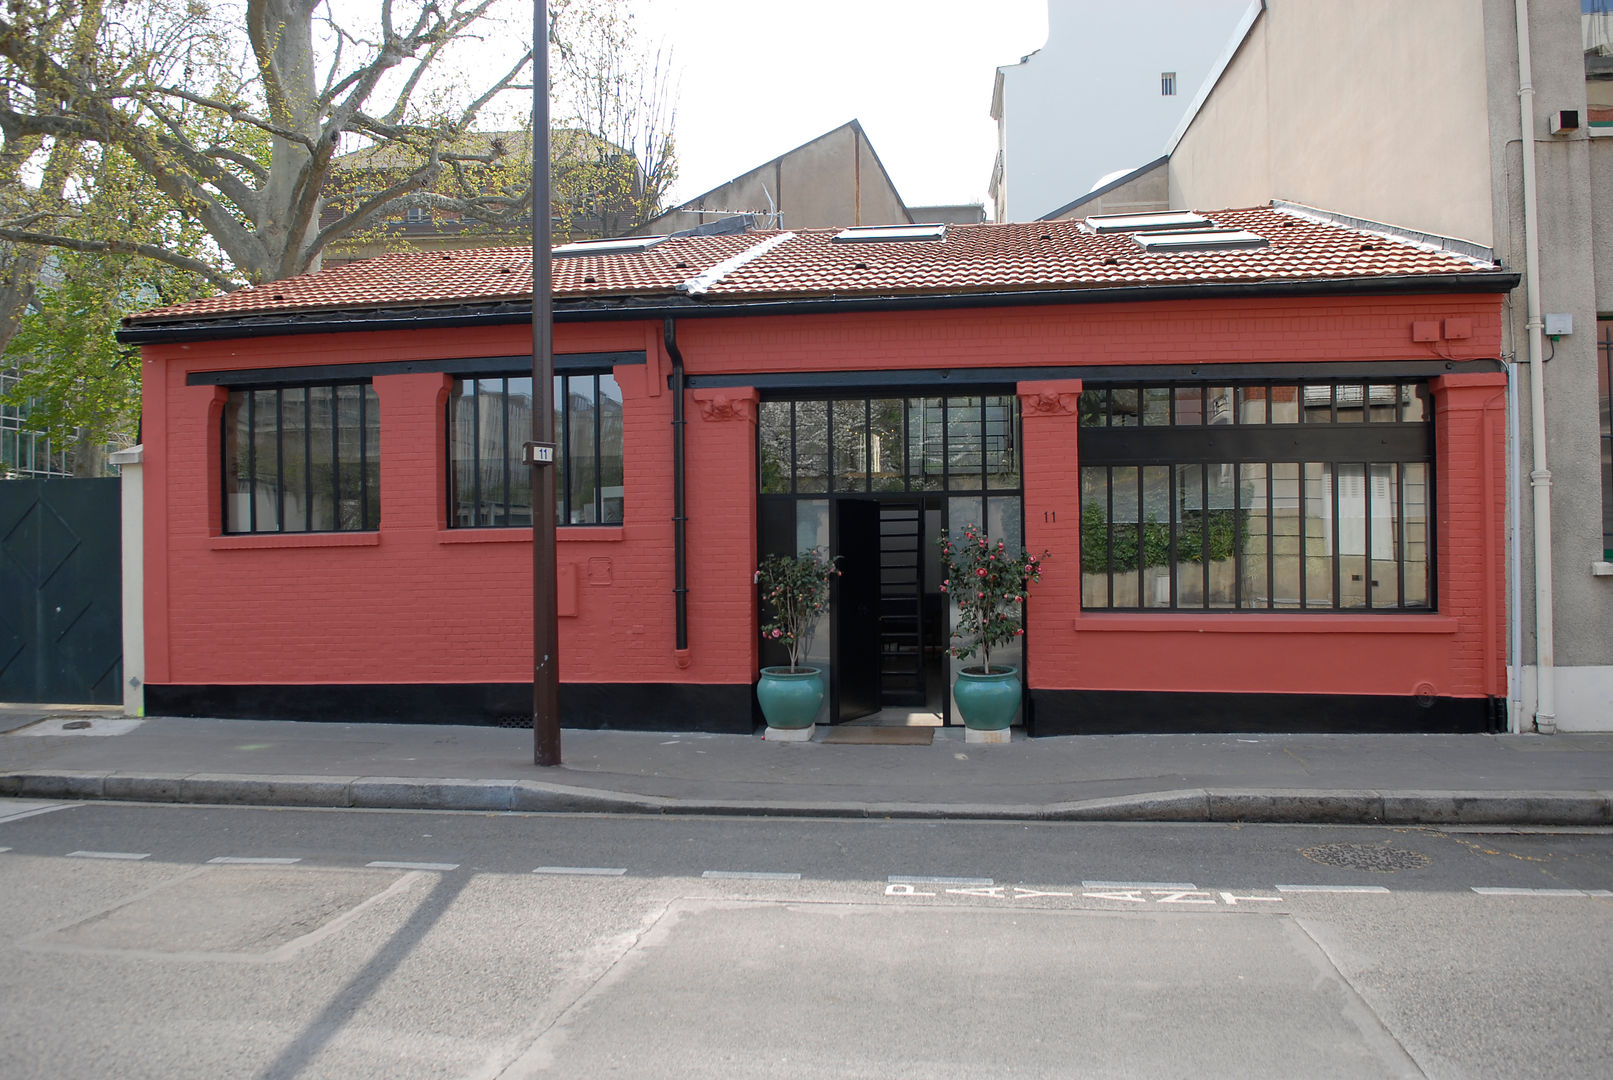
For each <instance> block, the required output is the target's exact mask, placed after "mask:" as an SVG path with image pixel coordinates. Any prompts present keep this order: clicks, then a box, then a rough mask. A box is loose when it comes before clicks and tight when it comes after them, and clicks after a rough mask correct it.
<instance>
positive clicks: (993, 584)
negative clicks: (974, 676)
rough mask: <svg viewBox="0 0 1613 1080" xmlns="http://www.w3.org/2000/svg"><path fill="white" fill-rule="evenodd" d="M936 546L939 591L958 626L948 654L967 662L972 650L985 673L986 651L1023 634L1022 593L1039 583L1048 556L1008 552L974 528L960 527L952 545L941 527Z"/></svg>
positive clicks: (987, 668) (988, 658)
mask: <svg viewBox="0 0 1613 1080" xmlns="http://www.w3.org/2000/svg"><path fill="white" fill-rule="evenodd" d="M936 543H937V544H939V545H940V546H941V573H942V575H943V576H944V577H945V580H944V581H942V582H941V591H942V592H944V593H948V594H949V595H950V596H951V597H952V599H953V601H954V602H956V603H957V605H958V628H957V630H955V631H954V632H953V634H952V638H953V640H954V641H956V642H957V643H958V644H956V645H954V646H953V647H952V655H953V656H955V657H957V658H958V659H959V660H967V659H968V658H969V657H971V656H973V655H974V654H975V653H976V652H977V651H978V652H979V653H980V659H981V663H982V664H983V665H984V668H985V671H986V673H987V674H990V673H991V650H992V647H993V646H1002V645H1006V644H1008V643H1009V642H1011V641H1013V640H1014V639H1015V638H1016V637H1021V636H1023V635H1024V633H1025V629H1024V627H1023V626H1022V625H1021V623H1022V622H1023V621H1024V619H1023V615H1022V610H1023V605H1024V603H1025V594H1026V592H1027V591H1029V589H1030V584H1031V582H1033V581H1041V580H1042V560H1044V559H1046V558H1047V557H1048V555H1049V554H1050V552H1047V551H1043V552H1042V553H1041V554H1040V555H1032V554H1031V553H1030V552H1028V551H1021V552H1020V553H1019V554H1018V555H1014V554H1011V553H1009V551H1008V550H1007V549H1006V548H1005V547H1004V545H1003V542H1002V541H1001V540H998V541H996V542H995V543H993V542H992V540H991V538H990V537H989V536H987V535H986V534H985V532H984V531H981V530H980V529H979V528H978V527H977V526H975V525H968V526H966V527H965V528H964V531H963V539H962V540H960V541H958V542H957V543H953V541H952V539H951V538H950V537H949V536H948V535H947V533H946V530H944V529H943V530H942V531H941V536H940V538H939V539H938V540H937V541H936Z"/></svg>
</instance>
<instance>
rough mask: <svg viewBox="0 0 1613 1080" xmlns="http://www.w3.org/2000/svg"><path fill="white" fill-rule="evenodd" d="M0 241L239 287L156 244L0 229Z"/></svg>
mask: <svg viewBox="0 0 1613 1080" xmlns="http://www.w3.org/2000/svg"><path fill="white" fill-rule="evenodd" d="M0 240H8V241H10V242H11V243H14V244H38V245H40V246H42V247H58V248H65V249H67V250H68V251H83V252H89V253H92V254H93V253H102V254H108V255H140V256H143V257H145V258H147V259H155V260H157V261H158V262H163V263H167V264H168V265H170V266H177V267H179V268H180V269H181V270H189V271H190V272H191V273H193V274H196V275H199V276H200V277H204V278H206V279H207V280H208V281H210V282H212V283H213V284H214V285H217V286H218V287H219V288H220V289H223V290H224V291H225V292H234V291H235V290H236V289H239V288H240V287H241V283H240V282H238V281H236V280H234V279H233V278H231V277H229V276H227V275H225V274H223V273H220V272H219V271H218V270H217V269H215V268H214V267H211V266H209V265H208V264H207V263H204V262H202V261H201V260H200V259H192V258H190V257H188V256H185V255H180V254H179V253H177V252H174V251H170V250H168V249H167V248H165V247H160V246H158V245H156V244H145V243H139V242H136V241H132V240H80V239H78V238H76V237H72V236H56V235H54V234H52V233H37V232H29V231H26V230H22V229H7V228H0Z"/></svg>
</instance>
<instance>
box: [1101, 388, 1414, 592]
mask: <svg viewBox="0 0 1613 1080" xmlns="http://www.w3.org/2000/svg"><path fill="white" fill-rule="evenodd" d="M1386 386H1389V387H1394V388H1395V390H1394V393H1393V395H1392V396H1393V400H1394V418H1393V419H1382V418H1377V419H1374V418H1373V417H1372V411H1373V401H1374V399H1373V391H1374V389H1375V388H1380V387H1386ZM1288 387H1297V388H1298V397H1297V405H1298V408H1297V416H1296V419H1295V420H1293V421H1276V420H1273V419H1272V402H1273V394H1272V391H1273V390H1274V389H1281V388H1288ZM1221 388H1227V389H1229V390H1230V391H1231V395H1232V399H1233V406H1232V407H1231V408H1229V409H1228V410H1227V412H1226V416H1225V419H1224V420H1221V421H1217V420H1215V419H1212V418H1211V417H1210V416H1209V415H1208V414H1209V411H1210V410H1209V409H1208V408H1207V407H1205V406H1204V405H1203V404H1202V403H1203V402H1206V401H1208V400H1210V399H1209V396H1208V395H1209V393H1210V391H1211V390H1212V389H1221ZM1307 388H1315V389H1317V390H1322V389H1326V395H1325V399H1324V398H1323V395H1321V394H1317V395H1316V398H1317V400H1318V401H1319V402H1321V401H1324V400H1325V404H1317V405H1314V406H1307V404H1306V403H1307V401H1308V400H1309V396H1308V395H1307V393H1306V390H1307ZM1339 388H1348V389H1350V390H1351V391H1352V393H1351V394H1349V395H1345V394H1341V393H1340V392H1339ZM1419 388H1420V389H1419ZM1247 389H1258V390H1263V391H1264V401H1265V409H1264V415H1263V418H1261V419H1259V420H1256V421H1247V420H1241V419H1240V418H1239V416H1238V412H1239V409H1238V408H1237V405H1236V402H1237V400H1238V392H1239V391H1241V390H1247ZM1151 391H1152V392H1155V393H1154V395H1153V396H1151V395H1150V392H1151ZM1183 391H1187V392H1188V393H1187V394H1186V395H1185V397H1186V399H1187V400H1188V401H1189V402H1191V401H1192V400H1193V399H1192V394H1193V392H1194V391H1196V392H1197V393H1198V395H1199V397H1198V401H1199V402H1200V406H1199V408H1198V409H1197V410H1196V420H1192V421H1189V422H1179V419H1180V417H1179V406H1180V403H1181V402H1182V401H1183V400H1184V394H1183V393H1182V392H1183ZM1355 392H1358V393H1359V395H1360V396H1359V398H1355V399H1354V400H1355V401H1359V402H1360V410H1361V416H1360V417H1359V418H1354V417H1344V418H1341V415H1340V414H1341V411H1343V412H1349V411H1353V410H1354V409H1355V408H1356V407H1357V406H1356V405H1355V404H1353V403H1352V402H1351V401H1350V400H1347V399H1348V398H1353V397H1354V393H1355ZM1161 393H1162V395H1163V396H1160V395H1161ZM1408 394H1409V395H1410V397H1411V398H1412V399H1414V400H1415V401H1416V402H1417V408H1418V410H1420V412H1421V414H1422V415H1421V418H1420V419H1411V420H1408V419H1407V418H1406V417H1407V414H1408V412H1410V411H1411V402H1410V401H1409V400H1408ZM1120 395H1134V397H1126V398H1121V397H1120ZM1150 401H1152V402H1153V403H1154V404H1155V405H1156V406H1157V407H1156V408H1155V410H1154V413H1155V415H1156V419H1155V421H1154V422H1152V423H1150V422H1149V421H1148V418H1147V417H1148V414H1149V403H1150ZM1117 404H1118V405H1119V408H1117ZM1308 408H1311V409H1314V413H1315V415H1313V416H1309V417H1308V416H1307V409H1308ZM1079 411H1080V414H1081V419H1080V427H1079V434H1078V436H1077V439H1078V447H1077V450H1078V457H1079V466H1080V473H1081V475H1080V478H1079V479H1080V484H1081V488H1082V490H1081V492H1080V496H1079V505H1080V507H1081V511H1082V517H1081V521H1082V523H1083V531H1085V525H1086V519H1087V510H1088V507H1087V495H1088V492H1087V491H1086V490H1085V488H1086V479H1087V471H1088V470H1090V469H1106V470H1107V472H1106V477H1107V484H1106V487H1105V499H1106V504H1105V506H1106V510H1105V527H1106V528H1107V529H1108V533H1107V535H1106V537H1105V541H1106V542H1105V545H1104V548H1103V550H1104V552H1105V553H1107V552H1110V551H1112V550H1114V549H1115V540H1116V521H1115V508H1116V503H1115V474H1114V470H1115V469H1116V468H1121V469H1126V468H1130V469H1135V471H1136V482H1137V487H1138V492H1137V499H1138V506H1137V516H1138V522H1137V528H1138V534H1137V538H1136V547H1137V561H1138V565H1137V566H1136V567H1130V566H1125V567H1117V566H1116V565H1115V563H1114V560H1113V559H1112V558H1109V559H1107V560H1106V563H1105V565H1106V575H1107V586H1106V591H1105V596H1104V597H1103V598H1102V599H1103V601H1104V602H1102V603H1097V604H1094V603H1090V602H1089V601H1090V600H1091V599H1092V598H1091V597H1089V596H1088V595H1087V593H1088V590H1087V588H1086V577H1087V573H1088V571H1087V570H1086V563H1087V559H1086V557H1085V554H1083V560H1082V562H1083V568H1082V579H1083V580H1082V595H1081V610H1082V611H1084V612H1093V613H1103V612H1117V613H1161V612H1170V613H1181V612H1193V613H1202V614H1240V615H1241V614H1272V613H1283V614H1315V615H1330V614H1331V615H1338V614H1369V613H1370V614H1379V613H1383V614H1400V615H1404V614H1431V613H1434V612H1437V611H1438V572H1437V569H1438V568H1437V565H1436V557H1437V549H1438V538H1437V534H1436V527H1437V494H1436V491H1435V482H1436V471H1437V470H1436V463H1435V454H1434V446H1435V433H1434V415H1433V412H1434V410H1433V399H1432V392H1431V390H1430V389H1429V386H1428V382H1427V381H1426V380H1424V379H1411V378H1404V377H1401V378H1394V377H1382V378H1370V377H1368V378H1359V377H1353V376H1352V377H1346V378H1321V377H1318V378H1312V379H1294V378H1286V379H1264V380H1259V379H1246V378H1245V379H1236V378H1228V379H1221V378H1213V377H1212V378H1204V377H1199V378H1196V379H1188V380H1160V381H1157V382H1150V381H1143V380H1139V381H1137V382H1113V383H1107V382H1106V383H1104V384H1101V385H1091V386H1088V387H1087V388H1086V389H1085V390H1083V392H1082V395H1081V401H1080V405H1079ZM1324 413H1325V417H1324V416H1322V415H1321V414H1324ZM1187 415H1189V416H1191V415H1193V413H1192V412H1189V413H1188V414H1187ZM1160 416H1163V417H1164V419H1163V422H1161V421H1160V419H1159V417H1160ZM1117 417H1121V418H1122V419H1123V422H1117ZM1245 465H1263V466H1264V467H1265V469H1266V473H1265V485H1266V499H1267V504H1266V507H1267V508H1266V517H1267V528H1268V533H1267V540H1266V546H1265V550H1264V553H1263V556H1261V557H1263V558H1264V559H1265V562H1266V569H1267V588H1266V596H1265V599H1266V603H1265V605H1264V606H1258V607H1257V606H1252V605H1246V603H1245V600H1246V597H1245V596H1244V588H1243V586H1244V566H1243V559H1244V552H1243V550H1242V547H1241V543H1240V538H1241V537H1243V536H1245V535H1246V534H1244V533H1243V531H1242V530H1243V528H1244V526H1243V519H1242V517H1241V515H1242V514H1243V513H1245V512H1246V511H1248V510H1250V509H1252V508H1251V507H1245V506H1243V505H1242V498H1243V493H1242V486H1243V485H1242V480H1241V467H1242V466H1245ZM1282 465H1295V466H1297V472H1296V474H1295V476H1296V483H1297V485H1298V488H1297V490H1298V492H1299V494H1298V498H1299V499H1300V506H1301V512H1300V514H1299V518H1300V532H1299V541H1300V545H1301V547H1300V553H1299V558H1300V566H1299V575H1298V577H1299V581H1298V593H1299V595H1298V606H1293V605H1292V604H1284V605H1279V604H1278V603H1277V597H1276V595H1275V592H1276V589H1275V588H1274V587H1273V575H1274V570H1273V567H1274V565H1275V559H1276V558H1277V556H1276V555H1275V553H1274V551H1273V547H1274V543H1273V540H1274V534H1273V532H1272V530H1271V517H1272V513H1273V511H1272V509H1271V507H1272V506H1273V503H1272V499H1273V498H1274V496H1273V494H1272V484H1273V477H1274V474H1275V470H1276V468H1277V467H1278V466H1282ZM1313 465H1315V466H1320V470H1319V472H1318V473H1317V475H1318V477H1326V476H1331V477H1332V478H1333V479H1332V481H1331V482H1330V483H1328V484H1327V485H1326V487H1325V489H1324V490H1326V491H1327V492H1328V494H1327V495H1326V496H1325V498H1326V499H1327V501H1328V503H1329V504H1330V505H1328V506H1327V507H1326V512H1327V513H1328V515H1329V519H1330V524H1329V532H1330V534H1331V538H1332V539H1331V547H1332V550H1331V552H1330V553H1328V558H1329V559H1330V562H1331V569H1332V587H1331V589H1330V593H1329V595H1330V602H1329V603H1327V604H1320V603H1314V602H1312V601H1313V598H1311V597H1309V596H1307V595H1306V578H1307V576H1308V569H1307V568H1306V566H1305V559H1306V558H1307V557H1308V555H1307V552H1306V549H1305V547H1304V543H1305V539H1306V536H1305V531H1304V526H1303V521H1304V513H1303V506H1304V500H1305V499H1306V497H1307V496H1306V494H1305V491H1306V484H1307V480H1308V477H1309V469H1308V467H1309V466H1313ZM1408 465H1416V466H1421V467H1422V469H1423V485H1424V489H1425V491H1424V500H1423V512H1424V516H1423V519H1422V521H1423V528H1424V536H1423V544H1424V547H1425V562H1426V571H1425V579H1426V580H1425V581H1424V582H1422V583H1421V586H1422V590H1423V596H1424V598H1425V601H1426V602H1422V603H1416V602H1413V603H1408V602H1407V592H1408V589H1407V585H1408V580H1409V579H1408V577H1407V560H1406V547H1407V544H1408V541H1407V540H1406V537H1405V533H1404V530H1405V528H1406V521H1405V517H1404V514H1405V508H1406V505H1407V503H1406V486H1407V485H1406V478H1405V467H1406V466H1408ZM1225 466H1231V467H1233V469H1234V478H1233V481H1232V484H1231V488H1232V492H1233V500H1234V501H1233V504H1232V510H1233V516H1232V528H1233V534H1232V547H1233V558H1234V559H1236V560H1237V570H1236V573H1235V575H1234V582H1233V590H1234V591H1233V597H1232V602H1231V604H1230V605H1228V604H1224V603H1222V604H1216V603H1212V589H1211V587H1210V568H1209V564H1210V561H1211V532H1212V528H1211V523H1210V521H1209V520H1208V519H1209V513H1210V510H1211V490H1210V479H1209V477H1210V471H1211V469H1212V468H1214V467H1225ZM1195 467H1197V469H1198V472H1199V474H1200V476H1201V477H1202V480H1201V484H1202V489H1201V492H1200V501H1199V508H1200V509H1199V521H1198V522H1196V523H1195V524H1196V526H1197V533H1198V542H1199V545H1200V547H1199V549H1197V550H1196V551H1193V552H1192V553H1191V554H1190V556H1189V557H1188V558H1187V559H1186V560H1179V558H1178V547H1177V543H1178V538H1179V535H1180V533H1181V532H1182V531H1187V526H1188V523H1186V522H1182V521H1179V520H1178V514H1177V507H1176V506H1175V498H1174V494H1173V496H1172V498H1171V500H1170V501H1171V510H1170V520H1169V522H1152V521H1150V522H1147V523H1145V522H1144V521H1143V520H1142V516H1143V508H1142V507H1143V501H1144V494H1143V492H1144V487H1145V470H1146V469H1148V468H1155V469H1158V468H1168V469H1170V473H1169V476H1170V483H1171V484H1172V485H1173V488H1172V490H1173V492H1174V485H1176V484H1177V483H1178V477H1179V475H1180V470H1181V469H1182V468H1186V469H1188V470H1191V469H1193V468H1195ZM1385 467H1393V472H1392V473H1391V475H1392V476H1393V477H1395V480H1394V481H1393V483H1392V484H1391V497H1392V498H1393V499H1394V500H1395V503H1394V506H1395V511H1396V513H1397V514H1398V517H1397V518H1395V519H1393V520H1398V521H1400V522H1401V524H1400V527H1399V533H1398V536H1397V539H1396V541H1395V547H1396V551H1395V557H1394V560H1393V561H1394V562H1395V564H1396V567H1397V573H1396V582H1395V585H1394V587H1393V589H1392V590H1389V591H1391V592H1392V593H1393V596H1392V600H1393V603H1386V602H1384V600H1385V599H1389V598H1385V597H1381V596H1377V595H1375V592H1376V591H1377V590H1375V587H1374V583H1373V580H1372V573H1371V567H1372V564H1373V563H1374V562H1375V561H1389V560H1380V559H1375V557H1374V553H1373V550H1372V542H1371V531H1372V521H1373V516H1372V506H1373V500H1372V494H1371V488H1372V481H1373V478H1374V476H1375V475H1377V470H1378V469H1380V468H1385ZM1347 468H1355V469H1359V470H1360V475H1361V477H1362V479H1363V480H1364V481H1365V488H1366V490H1365V492H1364V494H1363V507H1364V513H1365V521H1366V526H1365V527H1366V532H1367V536H1366V538H1365V541H1364V553H1363V554H1362V555H1361V557H1362V559H1363V560H1364V564H1365V566H1366V568H1367V572H1366V574H1365V582H1364V587H1363V594H1364V597H1365V602H1364V604H1363V605H1359V606H1358V605H1354V604H1350V605H1346V604H1344V603H1343V602H1342V600H1343V598H1342V595H1341V593H1342V590H1341V581H1340V576H1341V566H1342V565H1343V564H1342V561H1341V551H1340V546H1341V545H1340V536H1341V533H1342V531H1343V530H1342V527H1341V521H1342V520H1343V519H1342V517H1341V515H1340V512H1339V503H1340V497H1339V486H1340V485H1339V480H1338V478H1339V477H1340V476H1341V475H1347V474H1345V473H1344V472H1343V470H1344V469H1347ZM1128 505H1129V499H1128ZM1150 523H1152V524H1156V525H1158V524H1164V525H1165V526H1166V528H1167V531H1168V541H1167V542H1168V558H1167V560H1166V562H1165V563H1164V564H1163V565H1165V566H1167V567H1170V568H1171V569H1170V571H1169V573H1170V582H1169V597H1168V600H1167V601H1166V602H1163V603H1152V604H1150V603H1145V602H1144V600H1143V589H1144V580H1143V574H1142V571H1143V570H1144V569H1146V567H1147V566H1152V565H1158V564H1154V563H1148V562H1147V555H1146V554H1145V551H1144V548H1145V546H1146V545H1145V543H1144V533H1143V530H1144V528H1145V527H1146V525H1147V524H1150ZM1082 540H1083V545H1085V544H1086V542H1087V537H1086V536H1083V537H1082ZM1184 562H1185V563H1192V562H1198V563H1200V564H1202V565H1203V567H1204V571H1203V572H1204V578H1203V587H1202V593H1201V594H1200V600H1199V602H1198V603H1196V604H1186V603H1183V602H1181V598H1180V596H1179V592H1178V576H1177V570H1176V568H1177V567H1178V566H1179V565H1182V564H1183V563H1184ZM1133 570H1136V571H1137V572H1138V587H1137V593H1138V595H1137V598H1136V600H1137V602H1136V603H1134V604H1131V603H1127V604H1120V603H1116V599H1117V598H1116V584H1115V579H1116V575H1117V574H1129V573H1131V572H1132V571H1133ZM1093 572H1094V573H1096V572H1097V571H1093Z"/></svg>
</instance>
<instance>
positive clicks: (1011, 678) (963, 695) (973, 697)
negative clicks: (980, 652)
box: [953, 664, 1020, 731]
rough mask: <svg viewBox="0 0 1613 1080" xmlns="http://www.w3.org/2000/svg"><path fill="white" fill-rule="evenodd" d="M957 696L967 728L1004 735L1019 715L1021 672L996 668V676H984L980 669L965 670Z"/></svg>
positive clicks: (993, 667) (956, 691)
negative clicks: (1004, 730)
mask: <svg viewBox="0 0 1613 1080" xmlns="http://www.w3.org/2000/svg"><path fill="white" fill-rule="evenodd" d="M953 693H954V694H956V695H957V699H958V712H959V713H960V714H961V715H962V716H963V723H964V726H965V727H971V728H974V729H975V730H976V731H1001V730H1002V729H1003V728H1005V727H1008V726H1009V725H1010V724H1012V723H1013V722H1014V716H1015V715H1016V714H1017V713H1018V712H1019V699H1020V684H1019V669H1018V668H1014V667H1007V668H1005V667H1003V666H1002V665H998V664H994V665H992V673H991V674H990V675H983V674H981V673H980V669H979V668H978V667H977V668H965V669H963V670H962V671H960V672H958V681H957V683H956V684H955V685H954V686H953Z"/></svg>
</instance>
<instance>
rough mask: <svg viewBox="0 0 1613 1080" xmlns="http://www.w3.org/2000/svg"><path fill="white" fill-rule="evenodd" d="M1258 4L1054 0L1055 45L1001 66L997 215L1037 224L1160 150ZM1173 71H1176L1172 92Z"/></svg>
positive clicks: (1239, 0)
mask: <svg viewBox="0 0 1613 1080" xmlns="http://www.w3.org/2000/svg"><path fill="white" fill-rule="evenodd" d="M1248 7H1249V3H1248V0H1155V2H1153V3H1149V4H1142V5H1137V4H1117V3H1114V2H1112V0H1049V3H1048V15H1047V21H1048V34H1047V44H1046V45H1044V46H1042V48H1041V50H1040V51H1038V52H1035V53H1032V54H1031V55H1030V56H1027V57H1026V58H1025V59H1024V60H1022V61H1021V62H1020V63H1018V64H1013V65H1009V66H1006V67H1000V68H998V69H997V87H996V91H995V92H994V94H993V100H992V118H993V119H995V120H996V121H997V125H998V145H999V162H998V168H997V170H994V172H993V183H992V197H993V200H994V204H995V209H996V220H998V221H1033V220H1035V219H1036V218H1039V217H1041V216H1043V215H1044V214H1047V213H1050V212H1051V211H1053V210H1055V209H1057V208H1058V207H1061V206H1064V205H1066V204H1067V203H1069V202H1070V201H1072V200H1074V199H1077V198H1079V197H1080V196H1082V195H1084V194H1086V193H1087V192H1088V191H1090V190H1092V188H1094V187H1097V186H1099V181H1100V179H1101V178H1104V177H1106V176H1108V175H1109V174H1111V173H1115V172H1123V171H1125V170H1128V169H1134V168H1136V167H1137V166H1139V165H1142V164H1145V163H1146V162H1149V161H1152V160H1153V159H1155V158H1157V157H1158V156H1159V155H1160V148H1161V147H1162V146H1163V145H1164V143H1165V140H1166V138H1167V137H1168V136H1169V135H1170V133H1171V129H1172V128H1173V127H1174V126H1175V125H1176V123H1177V121H1178V120H1180V119H1181V117H1182V114H1183V112H1184V111H1185V110H1186V109H1187V106H1188V103H1189V102H1191V101H1192V100H1193V95H1194V93H1195V92H1196V91H1197V90H1198V88H1199V86H1200V85H1201V84H1202V83H1203V81H1204V79H1205V78H1206V76H1208V75H1209V74H1210V71H1211V68H1212V66H1213V65H1214V63H1215V60H1216V57H1217V56H1218V55H1219V54H1220V52H1221V50H1222V48H1223V44H1224V42H1225V41H1226V38H1227V36H1228V35H1229V34H1230V33H1231V32H1232V28H1233V26H1234V25H1235V24H1236V23H1237V21H1238V18H1239V16H1241V15H1242V14H1243V13H1244V12H1245V11H1246V10H1247V9H1248ZM1166 73H1171V74H1173V75H1174V76H1175V78H1174V86H1173V87H1172V88H1171V89H1173V91H1174V92H1173V93H1171V94H1166V93H1164V92H1163V90H1164V89H1165V87H1164V86H1163V85H1162V76H1164V75H1165V74H1166ZM999 170H1000V171H999ZM1216 205H1217V206H1236V205H1240V204H1238V203H1226V202H1223V203H1217V204H1216Z"/></svg>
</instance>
